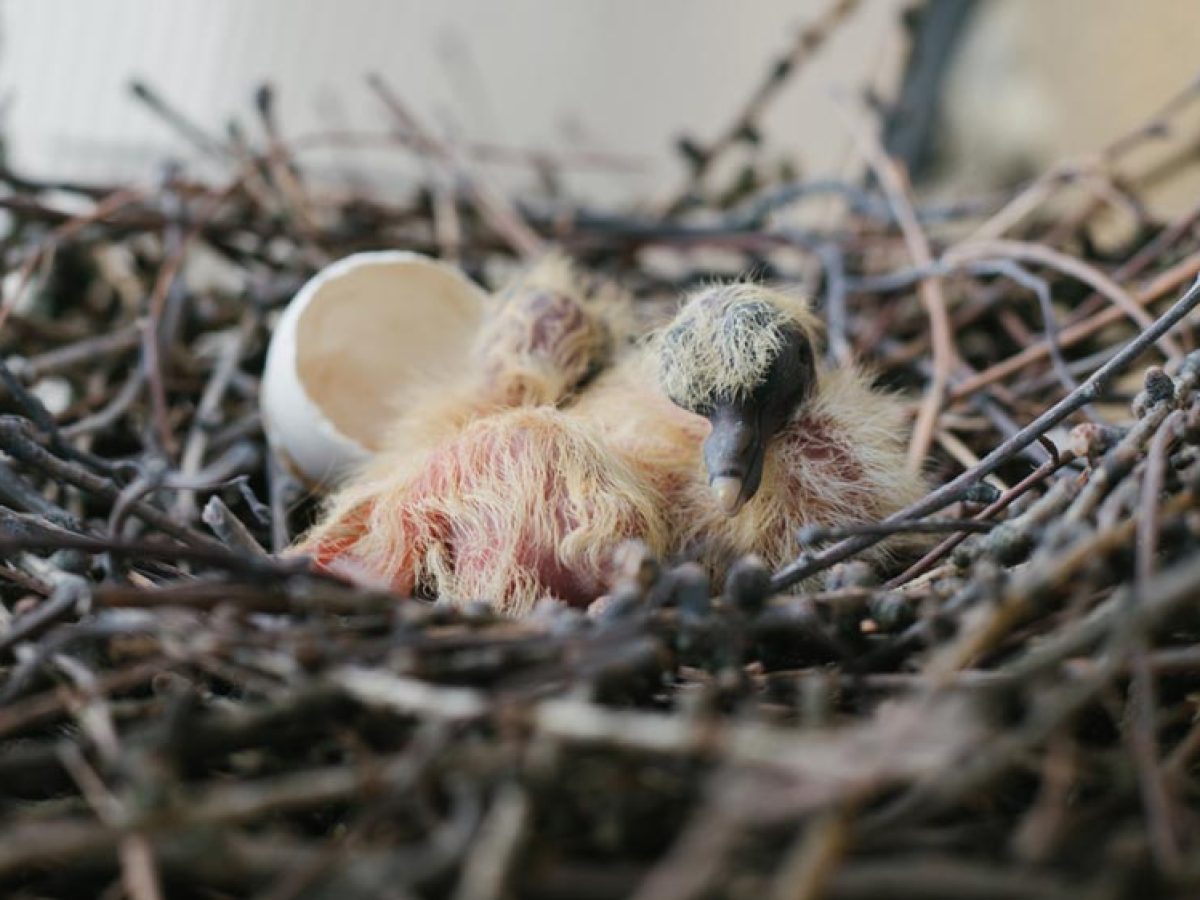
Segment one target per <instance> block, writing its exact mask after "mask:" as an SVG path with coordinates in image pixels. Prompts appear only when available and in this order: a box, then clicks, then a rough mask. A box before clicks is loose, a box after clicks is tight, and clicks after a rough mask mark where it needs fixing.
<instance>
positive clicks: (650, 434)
mask: <svg viewBox="0 0 1200 900" xmlns="http://www.w3.org/2000/svg"><path fill="white" fill-rule="evenodd" d="M569 271H570V270H569V269H565V268H564V269H556V270H554V272H553V273H552V276H551V277H550V279H549V282H550V286H549V287H547V286H546V283H547V282H546V279H545V278H544V277H543V276H544V274H545V273H544V272H543V273H542V276H538V277H537V278H533V279H531V280H530V281H529V282H527V287H526V290H525V291H524V292H521V291H520V290H518V291H517V292H516V293H515V294H514V295H513V296H512V297H510V300H509V303H508V305H507V306H505V307H502V308H501V316H500V317H498V320H497V321H496V322H495V323H493V324H492V325H490V326H489V327H488V328H487V329H486V330H485V336H484V344H483V348H484V349H483V352H481V353H480V354H479V363H478V364H477V367H476V369H474V370H473V371H471V372H468V373H467V375H466V377H465V378H464V380H463V382H462V383H461V384H460V385H457V386H455V387H453V388H450V389H443V390H431V391H429V392H428V396H427V397H426V399H425V400H423V401H422V402H420V403H415V404H414V405H413V406H412V409H411V411H410V413H409V414H406V415H405V416H404V417H403V419H402V420H401V421H400V422H399V423H398V425H397V428H396V431H395V432H394V434H395V439H394V440H393V441H391V442H389V449H388V450H387V451H385V452H384V453H382V454H381V455H380V456H379V457H378V458H377V459H376V460H375V461H373V462H372V463H371V464H370V465H369V466H368V467H367V469H366V470H365V471H364V472H363V473H362V475H361V476H360V477H359V478H358V479H356V480H355V481H354V482H353V483H352V484H351V485H349V486H348V487H347V488H346V489H344V490H343V491H342V492H341V494H340V496H339V497H337V498H335V501H334V503H333V505H332V507H331V509H330V512H329V514H328V515H327V517H326V518H325V520H324V521H323V522H322V523H321V524H319V525H318V526H317V528H315V529H314V530H313V532H311V533H310V534H309V535H308V536H307V537H306V538H305V539H304V541H303V542H302V543H301V544H300V547H299V549H300V550H301V551H303V552H308V553H311V554H312V555H313V556H314V557H315V558H316V561H317V563H318V565H322V566H325V567H327V568H330V569H333V570H336V571H342V572H344V573H346V574H348V575H350V576H351V577H354V578H356V579H358V580H366V581H370V580H375V581H381V582H383V583H385V584H387V585H388V586H390V587H391V588H393V589H395V590H396V591H398V592H401V593H405V594H411V593H414V592H416V593H424V594H430V595H436V596H444V597H449V598H455V599H461V600H468V599H482V600H487V601H489V602H491V603H493V604H495V605H496V606H497V607H498V608H499V609H500V610H501V611H503V612H507V613H513V614H520V613H522V612H525V611H527V610H528V609H530V608H531V607H532V605H533V604H534V603H535V602H536V601H537V600H538V599H540V598H541V597H544V596H551V597H556V598H558V599H560V600H564V601H567V602H571V603H575V604H584V603H587V602H589V601H590V600H592V599H594V598H595V597H597V596H599V595H600V594H602V593H604V592H605V590H606V589H607V588H608V586H609V584H610V581H611V578H612V576H613V573H614V565H615V563H614V558H615V556H616V554H617V552H618V549H619V547H620V546H621V545H622V544H623V543H624V542H626V541H627V540H629V539H631V538H637V539H639V540H641V541H642V542H644V543H645V544H646V546H647V548H648V550H649V551H650V552H651V553H653V554H655V555H657V556H660V557H672V556H687V557H690V558H693V559H696V560H698V561H700V562H701V563H702V564H703V565H704V566H705V567H706V569H707V570H708V571H709V573H710V574H711V575H712V576H714V577H716V578H718V579H719V578H721V577H723V575H724V572H725V570H726V569H727V568H728V566H729V565H730V564H731V563H732V562H733V561H734V560H735V559H737V558H738V557H740V556H742V555H745V554H748V553H756V554H758V555H760V556H761V557H763V558H764V559H765V560H766V561H767V563H768V564H770V565H772V566H778V565H781V564H782V563H784V562H786V561H788V560H790V559H791V558H792V557H793V556H794V555H795V552H796V534H797V532H798V531H799V530H800V529H801V528H803V527H805V526H808V525H821V526H837V525H845V524H850V523H854V522H861V521H865V520H871V519H875V518H880V517H883V516H885V515H887V514H889V513H891V512H894V511H895V510H897V509H899V508H901V507H903V506H905V505H907V504H908V503H910V502H912V501H913V500H915V499H916V498H917V497H919V496H920V494H921V493H922V491H923V487H924V486H923V484H922V482H921V481H920V479H917V478H913V477H912V476H910V475H908V474H906V468H905V460H904V449H905V448H904V440H903V435H904V431H905V428H904V414H903V410H902V407H901V406H900V404H899V403H898V402H897V400H896V399H895V398H894V397H892V396H890V395H887V394H884V393H880V392H877V391H875V390H873V389H872V388H871V386H870V382H869V379H868V378H867V377H866V376H865V375H864V374H863V373H861V372H859V371H858V370H855V369H851V368H845V369H836V370H829V369H824V368H820V367H817V368H816V369H815V383H814V384H813V385H812V386H811V388H810V389H807V390H806V391H804V392H802V395H803V397H804V400H803V402H801V403H799V404H798V405H797V407H796V409H795V411H794V412H793V413H792V414H791V415H790V416H789V417H788V418H787V420H786V422H785V423H784V424H783V425H782V426H781V427H780V428H779V430H778V432H777V433H776V434H774V436H773V437H772V439H771V440H770V442H769V443H768V444H767V446H766V448H765V450H764V451H763V462H762V478H761V485H760V486H759V488H758V490H757V492H756V493H755V494H754V496H753V497H752V498H751V499H750V500H749V501H748V502H747V503H746V504H745V506H744V507H743V508H742V509H741V510H740V512H739V513H738V514H737V515H734V516H729V515H727V514H725V513H723V512H722V510H721V509H720V507H719V506H718V504H717V503H716V502H714V498H713V492H712V490H711V488H710V485H709V477H708V474H707V473H706V472H705V461H704V458H703V453H702V448H703V444H704V442H705V439H706V437H707V436H708V435H709V432H710V430H711V429H710V424H709V421H708V420H707V419H706V418H705V417H704V416H703V415H700V414H697V413H696V412H693V411H689V410H687V409H684V408H682V407H681V406H680V405H678V402H679V400H678V398H677V397H674V400H675V402H673V399H672V398H669V397H668V393H667V391H666V390H664V389H663V388H662V387H660V384H665V385H667V386H668V387H672V386H675V387H676V388H678V387H679V386H680V385H682V386H684V387H685V388H686V389H687V390H692V387H693V386H694V385H696V384H701V385H703V384H706V383H707V384H716V385H721V384H725V385H731V384H732V385H735V386H736V385H737V384H738V383H739V381H738V379H739V378H740V379H741V380H742V382H744V383H745V384H746V386H747V390H749V389H750V388H751V387H754V385H755V384H757V383H759V382H761V381H762V379H763V377H765V376H764V374H763V373H764V371H765V369H764V368H763V364H762V359H761V357H762V353H761V352H760V350H761V348H756V347H753V346H745V345H744V343H745V340H751V339H753V336H754V335H766V336H767V338H765V339H770V340H774V338H773V337H771V335H770V329H769V328H767V329H763V328H762V327H761V326H762V325H763V322H762V321H758V319H760V318H762V316H763V315H764V314H763V313H762V311H761V309H759V307H757V306H751V307H748V309H749V312H745V311H744V310H743V309H742V308H741V307H738V308H737V310H736V313H737V314H736V315H735V316H734V320H735V322H736V323H737V324H736V328H738V329H742V328H743V326H745V327H746V328H749V329H750V330H749V331H747V332H746V333H745V335H743V334H742V333H741V332H740V331H739V332H738V334H737V335H736V337H737V338H738V341H739V342H742V344H743V346H740V348H739V349H738V352H736V353H725V354H722V353H720V352H715V351H714V350H713V345H712V342H714V341H719V340H720V339H721V335H720V334H719V333H716V332H713V333H709V332H708V331H707V330H706V329H708V327H709V324H710V319H709V318H705V316H706V315H708V316H712V315H714V314H716V313H722V311H723V310H725V309H726V307H727V306H728V304H729V303H735V302H736V303H742V302H745V301H747V300H748V301H749V302H750V303H751V304H754V303H765V304H767V308H768V311H769V312H770V313H771V315H777V316H779V317H782V319H783V320H784V325H785V326H786V327H788V328H793V329H794V330H795V331H796V332H797V333H798V334H800V335H802V336H803V338H804V339H805V340H810V339H811V340H815V338H816V335H817V333H818V331H819V323H818V322H817V320H816V319H815V317H813V316H812V314H811V312H809V311H808V309H807V306H806V305H804V304H802V303H801V302H800V301H798V300H796V299H795V298H791V297H788V296H786V295H782V294H777V293H774V292H771V291H768V290H766V289H763V288H757V286H751V285H737V286H732V287H730V288H729V290H730V291H731V292H732V293H731V294H728V295H721V294H720V290H721V289H719V288H718V289H716V291H717V296H716V298H715V299H713V298H709V299H708V300H707V301H706V300H705V298H704V297H700V298H697V299H694V300H693V301H692V302H691V303H689V304H688V306H686V307H685V308H684V310H683V311H681V313H680V316H679V317H677V319H676V320H675V323H674V325H672V326H669V327H668V328H667V329H664V330H663V331H662V332H660V333H659V334H658V335H657V336H656V337H655V338H654V339H652V340H649V341H645V342H643V343H641V344H640V345H638V346H637V347H634V348H632V349H629V350H628V351H626V352H624V353H615V351H614V348H615V347H616V346H618V345H619V344H620V343H621V341H622V337H623V329H624V328H625V325H624V323H625V321H627V318H626V316H625V306H624V304H623V303H621V301H620V300H619V299H617V298H616V295H613V294H609V295H606V296H604V299H603V301H602V302H600V303H595V302H589V300H588V298H587V296H586V292H584V291H583V290H582V289H581V288H580V287H579V285H578V284H577V282H576V281H575V280H574V276H571V275H570V274H569ZM564 273H565V274H564ZM530 284H532V285H535V286H536V287H535V288H533V289H529V288H528V285H530ZM730 297H732V298H733V299H730ZM722 304H726V305H725V306H723V305H722ZM706 306H707V308H708V311H707V313H706V311H705V307H706ZM730 308H731V307H730ZM756 310H757V311H756ZM743 312H745V314H743ZM722 314H723V313H722ZM506 316H507V318H506ZM689 322H690V323H691V325H690V326H689V327H692V328H694V329H699V330H698V331H697V333H696V334H693V335H692V337H697V336H698V337H699V338H700V339H699V340H695V341H690V342H689V340H684V341H680V340H675V341H674V344H671V343H670V342H669V341H668V338H670V336H671V335H672V329H675V338H676V339H678V338H679V336H680V334H681V332H680V330H679V329H678V328H676V326H679V325H680V324H681V323H682V324H684V325H687V324H688V323H689ZM746 335H750V338H747V337H746ZM671 347H674V351H676V352H672V350H671ZM681 347H682V348H683V351H680V348H681ZM689 347H692V348H698V349H696V350H695V352H687V351H688V348H689ZM768 349H769V348H768ZM762 352H766V351H762ZM664 360H667V361H668V362H669V364H670V365H672V366H675V367H683V368H684V369H685V370H686V369H687V368H688V367H689V366H690V367H691V368H692V371H691V372H690V373H689V372H687V371H677V370H672V371H671V372H670V373H668V374H669V377H665V376H664V375H663V373H662V369H663V367H664V364H665V363H664ZM746 360H750V361H751V363H750V365H753V366H757V367H758V370H757V371H755V372H749V373H748V372H745V371H737V370H733V371H715V372H714V371H700V369H701V368H705V367H713V366H716V367H718V368H719V367H721V366H728V365H733V366H742V368H743V369H745V368H747V364H746V362H745V361H746ZM606 366H607V367H606ZM585 384H586V386H584V385H585ZM698 391H699V389H696V390H693V391H692V393H693V394H696V396H692V395H689V400H696V399H697V397H698V396H699V394H700V393H703V392H702V391H699V393H697V392H698ZM675 393H677V391H673V392H672V394H673V395H674V394H675ZM689 405H693V406H695V405H696V404H694V403H690V404H689ZM888 552H889V551H888V549H887V545H884V547H883V549H877V550H875V551H874V553H875V555H876V557H879V556H883V555H886V554H887V553H888Z"/></svg>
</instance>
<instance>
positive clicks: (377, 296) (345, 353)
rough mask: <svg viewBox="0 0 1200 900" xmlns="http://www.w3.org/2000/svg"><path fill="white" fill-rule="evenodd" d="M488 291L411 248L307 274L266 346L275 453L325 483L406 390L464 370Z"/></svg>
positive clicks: (265, 405)
mask: <svg viewBox="0 0 1200 900" xmlns="http://www.w3.org/2000/svg"><path fill="white" fill-rule="evenodd" d="M486 302H487V295H486V294H485V293H484V291H483V290H482V289H481V288H480V287H478V286H477V285H476V284H475V283H474V282H472V281H471V280H470V279H468V278H467V277H466V276H464V275H463V274H462V273H461V272H459V271H458V270H457V269H455V268H454V267H452V266H449V265H446V264H445V263H441V262H438V261H436V260H433V259H430V258H428V257H425V256H421V255H420V254H417V253H409V252H406V251H399V250H396V251H378V252H371V253H358V254H355V255H353V256H349V257H347V258H345V259H343V260H340V261H338V262H336V263H334V264H333V265H331V266H328V267H327V268H325V269H323V270H322V271H320V272H319V273H317V274H316V275H315V276H313V278H311V279H310V280H309V281H308V282H307V283H306V284H305V285H304V287H302V288H301V289H300V291H299V292H298V293H297V294H296V296H295V297H294V298H293V299H292V301H291V303H290V304H288V307H287V309H286V310H284V312H283V315H282V316H281V317H280V319H279V322H278V324H277V325H276V326H275V330H274V333H273V334H272V335H271V343H270V347H269V348H268V351H267V361H266V367H265V370H264V372H263V383H262V395H261V406H262V413H263V422H264V425H265V428H266V431H267V436H268V438H269V440H270V443H271V447H272V449H273V451H274V452H275V453H276V454H277V455H278V456H279V457H280V459H281V460H282V461H283V463H284V464H285V465H286V466H287V467H288V468H289V469H290V470H291V471H292V472H293V473H294V474H295V475H297V476H298V477H300V478H301V479H302V480H303V481H304V482H305V483H306V484H308V485H309V486H310V487H319V488H328V487H331V486H333V485H335V484H336V483H337V482H338V481H339V480H340V479H342V478H344V477H345V476H346V475H347V474H348V473H349V472H350V471H351V470H352V469H353V468H354V467H355V466H356V465H358V464H359V463H361V462H363V461H364V460H366V459H368V458H369V457H370V456H371V455H372V454H373V453H374V452H375V451H377V450H378V449H379V448H380V446H381V444H382V441H383V437H384V435H385V433H386V431H387V428H388V425H389V424H390V423H391V422H392V421H393V420H394V419H395V417H396V414H397V413H398V412H400V406H401V404H402V403H403V397H404V394H405V389H406V388H408V387H410V386H412V385H413V384H414V383H428V382H429V381H431V380H436V379H438V378H439V376H449V375H451V374H453V373H454V372H455V371H459V370H461V368H462V362H463V360H464V359H465V358H466V355H467V354H468V353H469V352H470V348H471V344H472V342H473V341H474V339H475V336H476V332H477V331H478V329H479V324H480V322H481V320H482V316H483V311H484V306H485V304H486Z"/></svg>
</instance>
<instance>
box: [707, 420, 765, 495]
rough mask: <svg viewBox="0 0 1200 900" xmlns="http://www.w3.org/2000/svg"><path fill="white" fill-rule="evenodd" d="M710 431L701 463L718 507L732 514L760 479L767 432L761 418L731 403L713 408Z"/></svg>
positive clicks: (751, 493)
mask: <svg viewBox="0 0 1200 900" xmlns="http://www.w3.org/2000/svg"><path fill="white" fill-rule="evenodd" d="M709 421H710V422H711V423H712V433H711V434H710V435H709V436H708V439H707V440H706V441H705V442H704V465H705V467H706V468H707V469H708V484H709V487H711V488H712V492H713V496H714V498H715V499H716V501H717V506H718V507H720V509H721V511H722V512H723V513H725V515H727V516H734V515H737V513H738V512H739V511H740V510H741V508H742V507H743V506H744V505H745V503H746V501H747V500H749V499H750V498H751V497H753V496H754V494H755V492H756V491H758V487H759V484H761V482H762V466H763V449H764V447H765V444H766V438H767V437H768V435H766V434H765V433H764V431H763V427H762V423H761V421H760V417H759V416H758V415H757V414H756V413H755V412H754V411H753V410H752V409H747V408H746V407H741V406H736V405H733V404H727V405H721V406H718V407H716V408H715V409H714V410H713V412H712V414H711V415H710V416H709Z"/></svg>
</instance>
